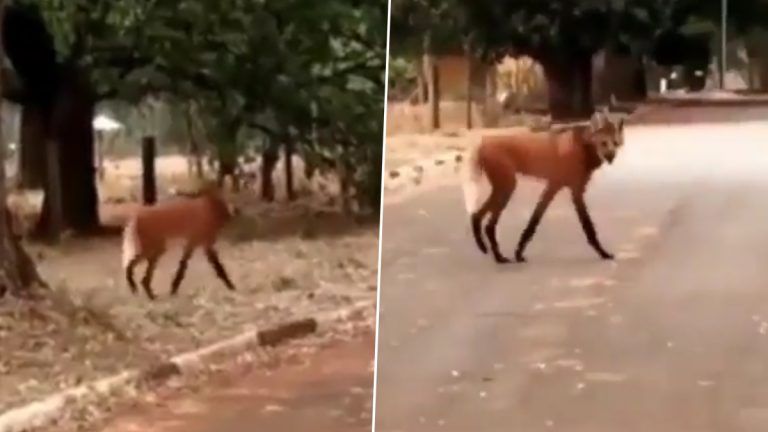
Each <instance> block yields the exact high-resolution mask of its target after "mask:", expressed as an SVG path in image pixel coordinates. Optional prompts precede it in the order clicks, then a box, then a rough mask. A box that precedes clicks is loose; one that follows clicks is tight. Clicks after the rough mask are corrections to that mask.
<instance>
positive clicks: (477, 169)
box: [461, 140, 488, 214]
mask: <svg viewBox="0 0 768 432" xmlns="http://www.w3.org/2000/svg"><path fill="white" fill-rule="evenodd" d="M481 143H482V140H478V142H476V143H473V145H472V146H471V147H470V149H469V151H467V153H466V157H465V161H464V167H463V168H464V169H463V172H462V179H461V185H462V188H463V189H464V205H465V206H466V208H467V213H469V214H472V213H474V212H476V211H477V210H478V209H479V208H480V206H481V205H482V202H481V199H482V198H484V197H485V196H486V195H487V191H486V190H487V189H488V181H487V180H486V179H485V176H484V175H483V169H482V167H481V166H480V144H481Z"/></svg>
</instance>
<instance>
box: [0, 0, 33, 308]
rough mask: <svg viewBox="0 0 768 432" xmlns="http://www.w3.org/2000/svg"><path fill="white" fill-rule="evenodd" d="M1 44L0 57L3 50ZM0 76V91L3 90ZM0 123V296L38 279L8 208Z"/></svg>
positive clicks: (23, 290) (22, 290)
mask: <svg viewBox="0 0 768 432" xmlns="http://www.w3.org/2000/svg"><path fill="white" fill-rule="evenodd" d="M4 10H5V2H4V1H3V0H0V33H2V27H1V26H2V22H3V12H2V11H4ZM1 45H2V44H0V57H5V53H4V52H3V49H2V46H1ZM2 85H3V82H2V79H1V78H0V92H1V91H2ZM2 136H3V134H2V122H0V296H3V295H5V294H6V293H8V292H10V293H12V294H14V295H17V296H22V295H27V294H29V293H30V292H31V288H32V287H33V285H34V284H35V283H36V282H41V280H40V277H39V275H38V273H37V269H36V268H35V265H34V263H33V262H32V260H31V259H30V258H29V255H27V253H26V252H25V251H24V249H23V248H22V246H21V243H20V239H19V236H17V235H16V234H15V233H14V232H13V226H12V224H11V213H10V211H8V207H7V204H6V203H7V200H6V199H7V193H6V173H5V161H6V151H5V150H6V147H5V146H6V143H5V140H4V139H2Z"/></svg>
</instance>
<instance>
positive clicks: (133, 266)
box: [125, 257, 141, 294]
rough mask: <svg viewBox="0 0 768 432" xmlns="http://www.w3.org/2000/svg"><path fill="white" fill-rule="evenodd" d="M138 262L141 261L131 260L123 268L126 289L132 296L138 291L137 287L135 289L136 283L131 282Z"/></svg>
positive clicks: (137, 258) (137, 259)
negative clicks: (126, 284) (127, 288)
mask: <svg viewBox="0 0 768 432" xmlns="http://www.w3.org/2000/svg"><path fill="white" fill-rule="evenodd" d="M139 261H141V258H139V257H136V258H133V259H132V260H131V261H130V262H129V263H128V266H127V267H126V268H125V280H126V281H128V287H129V288H130V289H131V293H133V294H136V293H137V292H138V291H139V289H138V287H136V282H135V281H134V280H133V271H134V270H135V269H136V265H137V264H138V263H139Z"/></svg>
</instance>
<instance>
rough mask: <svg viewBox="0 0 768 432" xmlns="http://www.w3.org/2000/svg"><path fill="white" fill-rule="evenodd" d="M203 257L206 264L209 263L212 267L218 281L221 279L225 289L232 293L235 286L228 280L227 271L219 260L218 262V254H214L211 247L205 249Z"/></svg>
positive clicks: (214, 251)
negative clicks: (206, 260)
mask: <svg viewBox="0 0 768 432" xmlns="http://www.w3.org/2000/svg"><path fill="white" fill-rule="evenodd" d="M205 256H206V257H207V258H208V262H210V263H211V266H213V269H214V270H215V271H216V276H218V277H219V279H221V280H222V281H223V282H224V284H225V285H227V288H229V289H230V290H231V291H234V290H235V284H233V283H232V281H231V280H230V279H229V276H228V275H227V271H226V270H224V266H223V265H222V264H221V260H219V254H217V253H216V250H215V249H214V248H213V246H208V247H207V248H205Z"/></svg>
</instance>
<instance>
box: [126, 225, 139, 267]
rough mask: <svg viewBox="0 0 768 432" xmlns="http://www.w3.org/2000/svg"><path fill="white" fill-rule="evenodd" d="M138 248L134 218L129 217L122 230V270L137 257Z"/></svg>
mask: <svg viewBox="0 0 768 432" xmlns="http://www.w3.org/2000/svg"><path fill="white" fill-rule="evenodd" d="M138 246H139V245H138V233H137V232H136V217H131V219H130V220H129V221H128V223H127V224H126V225H125V228H124V229H123V270H125V269H127V268H128V265H129V264H130V263H131V261H132V260H133V259H134V258H136V256H137V255H138V252H139V251H138Z"/></svg>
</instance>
